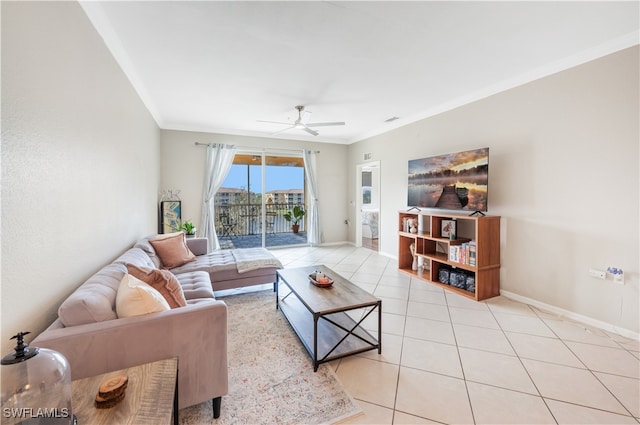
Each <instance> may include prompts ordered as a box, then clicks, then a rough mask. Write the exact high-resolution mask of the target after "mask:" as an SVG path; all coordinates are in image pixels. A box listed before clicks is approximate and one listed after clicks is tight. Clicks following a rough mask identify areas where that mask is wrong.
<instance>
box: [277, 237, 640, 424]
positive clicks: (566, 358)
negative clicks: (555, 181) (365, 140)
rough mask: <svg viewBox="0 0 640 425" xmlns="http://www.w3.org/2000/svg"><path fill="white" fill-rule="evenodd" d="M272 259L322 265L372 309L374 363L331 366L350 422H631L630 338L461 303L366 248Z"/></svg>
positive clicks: (637, 412)
mask: <svg viewBox="0 0 640 425" xmlns="http://www.w3.org/2000/svg"><path fill="white" fill-rule="evenodd" d="M272 252H273V253H274V254H275V255H276V256H277V257H278V258H279V259H280V260H281V261H282V262H283V264H284V266H285V267H286V268H290V267H301V266H307V265H315V264H325V265H326V266H328V267H330V268H332V269H333V270H334V271H336V272H338V273H340V274H341V275H342V276H344V277H345V278H347V279H350V280H351V281H352V282H353V283H355V284H356V285H358V286H360V287H362V288H364V289H366V290H367V291H369V292H371V293H373V294H374V295H376V296H378V297H379V298H381V299H382V311H383V319H382V320H383V324H382V328H383V340H382V344H383V349H382V354H381V355H378V353H377V351H370V352H367V353H364V354H362V355H358V356H352V357H348V358H345V359H341V360H338V361H335V362H333V363H332V366H333V368H334V370H335V372H336V374H337V376H338V377H339V378H340V380H341V381H342V383H343V385H344V386H345V388H346V389H347V390H348V391H349V392H350V393H351V395H352V396H353V397H354V398H355V399H356V400H357V401H358V403H359V404H360V406H361V408H362V409H363V411H364V415H360V416H357V417H355V418H353V419H352V420H351V421H350V422H348V423H354V424H433V423H444V424H556V423H558V424H638V423H640V343H639V342H638V341H636V340H629V339H627V338H624V337H621V336H619V335H616V334H612V333H609V332H606V331H603V330H600V329H597V328H593V327H590V326H587V325H584V324H581V323H578V322H574V321H572V320H569V319H564V318H561V317H558V316H556V315H553V314H549V313H546V312H544V311H541V310H539V309H537V308H534V307H531V306H528V305H526V304H522V303H520V302H515V301H512V300H509V299H507V298H505V297H496V298H492V299H490V300H486V301H484V302H475V301H471V300H469V299H467V298H464V297H461V296H459V295H457V294H454V293H451V292H448V291H444V290H443V289H441V288H438V287H436V286H434V285H431V284H429V283H426V282H422V281H419V280H416V279H412V278H410V277H409V276H408V275H406V274H404V273H402V272H399V271H398V270H397V262H396V261H395V260H393V259H390V258H388V257H385V256H382V255H379V254H378V253H377V252H374V251H371V250H368V249H365V248H355V247H353V246H329V247H312V248H310V247H303V248H287V249H277V250H273V251H272ZM365 326H366V327H368V328H370V329H371V330H372V331H373V330H376V326H377V321H376V320H373V321H368V322H366V324H365Z"/></svg>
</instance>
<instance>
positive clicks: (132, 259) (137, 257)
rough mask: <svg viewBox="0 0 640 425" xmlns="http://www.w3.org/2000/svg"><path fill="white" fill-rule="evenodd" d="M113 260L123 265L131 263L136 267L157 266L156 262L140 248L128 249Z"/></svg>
mask: <svg viewBox="0 0 640 425" xmlns="http://www.w3.org/2000/svg"><path fill="white" fill-rule="evenodd" d="M113 262H114V263H119V264H122V265H124V266H125V267H126V265H127V264H133V265H136V266H138V267H147V268H151V269H153V268H157V266H156V264H155V263H154V262H153V261H152V260H151V258H150V257H149V254H147V252H146V251H144V250H142V249H140V248H131V249H128V250H127V251H125V252H124V254H122V255H121V256H119V257H118V258H116V259H115V260H114V261H113Z"/></svg>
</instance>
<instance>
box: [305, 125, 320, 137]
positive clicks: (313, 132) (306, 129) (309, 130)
mask: <svg viewBox="0 0 640 425" xmlns="http://www.w3.org/2000/svg"><path fill="white" fill-rule="evenodd" d="M303 130H304V131H306V132H307V133H309V134H312V135H314V136H317V135H318V134H320V133H318V132H317V131H315V130H311V129H310V128H309V127H307V126H306V125H305V126H304V129H303Z"/></svg>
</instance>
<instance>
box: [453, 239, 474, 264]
mask: <svg viewBox="0 0 640 425" xmlns="http://www.w3.org/2000/svg"><path fill="white" fill-rule="evenodd" d="M449 261H451V262H453V263H460V264H468V265H470V266H475V265H476V243H475V242H474V241H471V242H465V243H463V244H462V245H451V246H450V247H449Z"/></svg>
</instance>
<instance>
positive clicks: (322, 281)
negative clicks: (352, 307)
mask: <svg viewBox="0 0 640 425" xmlns="http://www.w3.org/2000/svg"><path fill="white" fill-rule="evenodd" d="M309 281H310V282H311V283H313V284H314V285H316V286H319V287H320V288H328V287H329V286H331V285H333V279H331V278H330V277H329V276H327V275H326V274H324V273H322V272H318V271H315V272H313V273H311V274H310V275H309Z"/></svg>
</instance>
